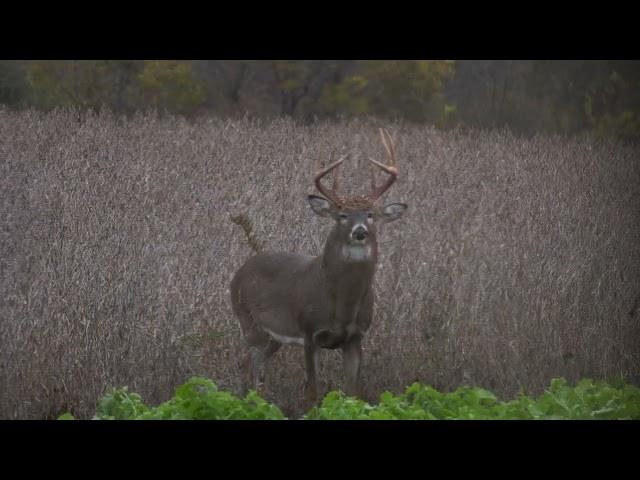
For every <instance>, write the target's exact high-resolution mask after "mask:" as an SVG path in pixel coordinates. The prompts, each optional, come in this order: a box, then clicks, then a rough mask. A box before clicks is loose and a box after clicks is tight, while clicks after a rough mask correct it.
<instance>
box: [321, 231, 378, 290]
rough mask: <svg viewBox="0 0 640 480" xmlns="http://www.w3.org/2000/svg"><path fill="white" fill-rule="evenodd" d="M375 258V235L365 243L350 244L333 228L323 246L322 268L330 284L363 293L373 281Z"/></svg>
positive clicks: (376, 256)
mask: <svg viewBox="0 0 640 480" xmlns="http://www.w3.org/2000/svg"><path fill="white" fill-rule="evenodd" d="M377 260H378V245H377V242H376V241H375V237H374V238H371V239H370V241H369V242H368V243H367V244H366V245H351V244H348V243H346V242H344V241H343V240H342V239H340V238H339V237H338V234H337V232H336V231H335V230H334V231H332V232H331V234H330V235H329V238H328V239H327V243H326V244H325V246H324V252H323V255H322V270H323V273H324V276H325V278H326V279H327V280H328V282H329V284H330V285H335V286H336V288H340V289H345V288H346V289H348V290H352V291H354V292H355V291H359V292H361V293H364V290H366V289H367V288H369V287H370V286H371V283H372V281H373V274H374V272H375V268H376V263H377Z"/></svg>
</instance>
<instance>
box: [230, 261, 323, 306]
mask: <svg viewBox="0 0 640 480" xmlns="http://www.w3.org/2000/svg"><path fill="white" fill-rule="evenodd" d="M314 260H315V258H314V257H312V256H309V255H302V254H297V253H286V252H263V253H259V254H258V255H255V256H253V257H251V258H250V259H249V260H247V262H246V263H245V264H244V265H243V266H242V267H241V268H240V269H239V270H238V272H237V273H236V274H235V276H234V277H233V280H232V281H231V295H232V299H233V301H234V303H244V304H250V305H251V306H253V307H257V308H260V309H266V308H269V307H270V306H272V305H273V306H282V305H285V304H289V303H291V302H293V301H294V300H295V298H294V297H295V295H294V292H295V291H298V290H299V288H300V286H301V283H304V282H307V281H309V279H311V278H312V277H313V270H314V263H315V262H314Z"/></svg>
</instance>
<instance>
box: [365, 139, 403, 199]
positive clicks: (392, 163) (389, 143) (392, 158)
mask: <svg viewBox="0 0 640 480" xmlns="http://www.w3.org/2000/svg"><path fill="white" fill-rule="evenodd" d="M380 137H382V144H383V145H384V148H385V150H386V151H387V157H389V165H384V164H382V163H380V162H378V161H376V160H374V159H373V158H371V157H369V161H370V162H372V163H373V164H374V165H376V166H377V167H379V168H380V169H382V170H383V171H384V172H386V173H388V174H389V175H391V176H390V177H389V178H387V180H386V182H385V183H383V184H382V185H380V186H379V187H375V186H374V184H373V182H372V189H371V193H369V194H368V195H367V197H369V200H371V201H372V202H375V201H376V200H377V199H378V198H379V197H380V195H382V194H383V193H384V192H386V191H387V189H388V188H389V187H390V186H391V185H392V184H393V182H395V181H396V178H397V177H398V168H397V167H396V150H395V147H394V145H393V140H391V137H390V136H389V134H388V133H387V131H386V130H383V129H382V128H381V129H380Z"/></svg>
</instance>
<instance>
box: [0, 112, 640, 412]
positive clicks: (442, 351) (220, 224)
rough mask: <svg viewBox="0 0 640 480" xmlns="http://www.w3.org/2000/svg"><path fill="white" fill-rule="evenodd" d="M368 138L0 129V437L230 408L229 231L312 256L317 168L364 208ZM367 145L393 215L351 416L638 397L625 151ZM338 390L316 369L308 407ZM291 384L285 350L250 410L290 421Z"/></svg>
mask: <svg viewBox="0 0 640 480" xmlns="http://www.w3.org/2000/svg"><path fill="white" fill-rule="evenodd" d="M377 126H379V125H378V124H377V123H376V122H375V121H373V120H371V121H352V122H341V123H321V124H317V125H314V126H311V127H309V126H301V125H297V124H295V123H293V122H291V121H288V120H278V121H274V122H263V123H259V122H252V121H248V120H239V121H221V120H220V121H218V120H199V121H197V122H196V123H188V122H187V121H185V120H184V119H181V118H178V117H165V118H161V117H158V116H156V115H153V114H147V115H138V116H136V117H132V118H129V119H126V118H120V117H114V116H112V115H110V114H108V113H102V114H98V115H96V114H79V113H77V112H74V111H56V112H52V113H49V114H41V113H37V112H29V111H27V112H16V113H10V112H7V111H1V110H0V219H1V220H0V274H1V276H0V418H53V417H55V416H56V415H57V414H59V413H61V412H63V411H67V410H70V411H71V412H73V413H74V414H76V415H78V416H80V417H89V416H90V415H91V414H92V413H93V412H94V411H95V405H96V402H97V400H98V399H99V397H100V396H101V395H102V394H104V393H105V392H106V391H107V390H108V389H110V388H112V387H120V386H124V385H127V386H129V388H130V389H131V390H133V391H136V392H139V393H140V394H142V395H143V398H144V399H145V401H146V402H147V403H149V404H154V403H159V402H161V401H164V400H166V399H167V398H168V397H169V396H170V395H171V394H172V393H173V390H174V389H175V387H176V386H177V385H179V384H181V383H183V382H184V381H185V380H186V379H187V378H188V377H190V376H192V375H195V374H201V375H205V376H208V377H210V378H212V379H214V381H216V382H217V383H218V384H219V385H220V386H221V387H223V388H227V389H230V390H236V389H237V388H238V361H237V360H238V358H239V354H240V353H241V352H242V349H243V344H242V338H241V335H240V330H239V327H238V325H237V322H236V320H235V318H234V316H233V314H232V312H231V308H230V302H229V298H228V288H229V282H230V279H231V277H232V275H233V272H234V271H235V270H236V269H237V268H238V267H240V265H241V264H242V263H243V262H244V261H245V260H246V259H247V258H248V256H249V255H250V254H251V250H250V248H249V246H248V244H247V242H246V239H245V236H244V233H243V232H242V229H241V228H240V227H238V225H235V224H234V223H232V222H231V221H230V219H229V215H230V214H231V215H238V214H241V213H245V214H247V215H248V216H249V218H250V219H251V220H252V222H253V225H254V229H255V230H256V236H257V238H258V239H259V240H260V242H261V243H262V244H264V245H265V246H266V248H267V249H278V250H280V249H282V250H291V251H297V252H302V253H314V254H317V253H318V252H319V251H320V249H321V246H322V244H323V241H324V239H325V237H326V235H327V233H328V230H329V228H330V226H331V225H330V222H329V221H327V220H323V219H320V218H318V217H316V216H314V215H313V214H312V213H311V211H310V209H309V208H308V206H307V204H306V201H305V196H306V194H308V193H312V192H313V189H312V170H313V167H314V164H313V162H314V159H315V158H316V157H317V156H323V157H327V156H328V155H329V153H332V152H333V153H334V154H338V153H342V152H350V153H351V154H352V155H351V159H350V161H349V162H345V165H343V167H342V169H343V171H342V175H343V177H342V178H345V177H348V181H346V182H343V184H344V187H343V188H349V186H350V187H351V188H352V189H353V190H354V191H362V190H364V189H365V188H366V187H367V185H368V178H369V177H368V175H369V172H368V171H367V170H364V171H359V170H358V168H360V167H364V166H365V164H367V163H368V162H366V157H367V156H368V155H371V156H377V157H381V156H382V152H381V146H380V142H379V139H378V137H377V130H376V127H377ZM385 126H386V127H387V128H388V130H389V131H390V132H391V135H392V136H393V137H394V139H395V143H396V147H397V151H398V156H399V161H400V167H401V170H400V177H399V181H398V182H397V184H396V185H394V187H393V188H392V189H391V190H390V192H389V193H388V194H387V195H386V200H387V201H404V202H406V203H409V205H410V210H409V212H408V213H407V215H406V216H405V219H404V220H402V221H399V222H397V223H394V224H392V225H387V226H385V227H382V231H381V239H380V240H381V244H380V249H381V261H380V269H379V272H378V274H377V277H376V282H375V288H376V293H377V298H378V300H377V305H376V314H375V319H374V325H373V327H372V330H371V331H370V332H369V334H368V336H367V338H366V342H365V352H364V354H365V358H364V362H365V364H364V370H363V374H364V377H365V382H366V389H367V396H368V398H369V399H370V400H373V399H375V398H376V397H377V395H378V394H379V393H380V392H381V391H382V390H384V389H389V390H392V391H396V392H397V391H400V390H403V389H404V387H405V386H406V385H408V384H409V383H411V382H413V381H415V380H419V381H422V382H425V383H429V384H433V385H435V386H436V387H437V388H442V389H450V388H454V387H455V386H457V385H459V384H474V385H478V386H484V387H486V388H490V389H492V390H494V391H496V392H497V393H499V394H501V395H503V396H505V397H508V396H511V395H514V394H516V393H517V392H518V390H519V389H520V388H522V389H524V390H525V391H527V392H529V393H539V392H540V391H541V390H542V388H544V387H545V386H546V385H548V382H549V380H550V379H551V378H552V377H558V376H565V377H566V378H568V379H569V380H575V379H577V378H579V377H585V376H588V377H594V378H610V377H613V376H618V375H624V376H625V377H626V378H627V380H629V381H632V382H635V383H637V382H639V381H640V375H639V368H638V367H639V365H640V328H639V326H638V321H639V314H638V309H639V306H640V247H639V245H640V243H639V242H638V240H639V239H640V222H638V218H637V214H638V212H640V159H639V156H638V147H637V146H633V145H628V144H627V145H625V144H621V143H614V142H613V141H607V142H600V141H596V140H594V139H593V138H591V137H581V138H566V137H559V136H558V137H535V138H532V139H525V138H520V137H517V136H514V135H511V134H510V133H508V132H505V131H469V132H461V131H454V132H441V131H437V130H434V129H432V128H428V127H419V126H411V125H401V124H387V125H385ZM347 163H348V165H347ZM383 201H384V200H383ZM341 375H342V369H341V361H340V357H339V354H338V353H337V352H331V351H326V352H324V353H323V367H322V371H321V378H322V379H323V381H324V382H325V387H326V388H335V387H338V386H340V385H341V384H342V379H341ZM302 384H303V368H302V351H301V349H296V348H293V347H288V348H284V349H282V350H281V351H280V352H278V354H277V355H276V357H275V358H274V359H273V361H272V363H271V364H270V365H269V366H268V368H267V391H266V398H267V399H269V400H271V401H275V402H276V403H278V404H279V405H280V406H282V407H283V408H284V410H285V412H286V413H288V414H289V415H296V414H297V413H300V406H301V405H300V400H301V397H302V396H301V391H302Z"/></svg>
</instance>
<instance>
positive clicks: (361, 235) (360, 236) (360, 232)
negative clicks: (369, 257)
mask: <svg viewBox="0 0 640 480" xmlns="http://www.w3.org/2000/svg"><path fill="white" fill-rule="evenodd" d="M368 234H369V232H367V229H366V228H364V227H363V226H362V225H358V226H357V227H356V228H354V229H353V232H352V235H353V238H354V239H355V240H364V239H365V238H367V235H368Z"/></svg>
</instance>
